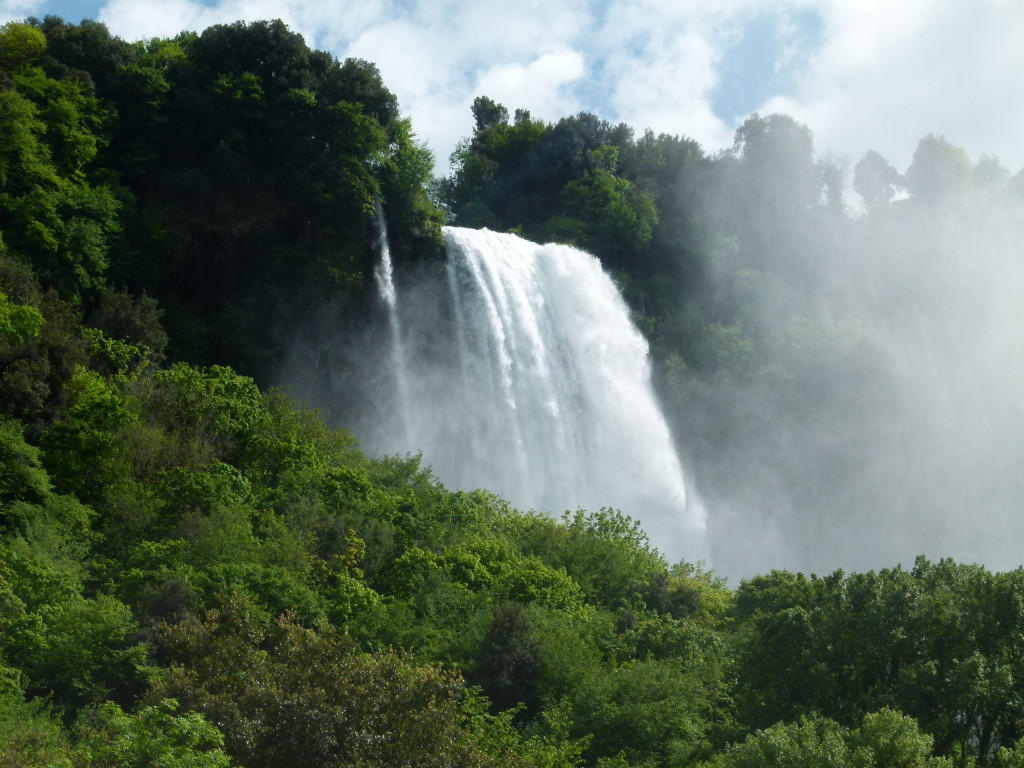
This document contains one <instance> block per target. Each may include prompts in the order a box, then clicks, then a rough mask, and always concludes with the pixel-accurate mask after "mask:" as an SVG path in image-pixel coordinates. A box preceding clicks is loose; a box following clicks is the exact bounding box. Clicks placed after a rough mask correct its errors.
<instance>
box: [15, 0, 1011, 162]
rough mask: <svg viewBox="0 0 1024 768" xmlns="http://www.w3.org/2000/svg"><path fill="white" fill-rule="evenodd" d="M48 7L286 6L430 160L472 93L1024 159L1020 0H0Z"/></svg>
mask: <svg viewBox="0 0 1024 768" xmlns="http://www.w3.org/2000/svg"><path fill="white" fill-rule="evenodd" d="M49 14H53V15H57V16H61V17H62V18H64V19H65V20H66V21H71V22H78V21H80V20H81V19H82V18H91V19H97V20H99V21H102V22H104V23H105V24H106V25H107V27H108V28H109V29H110V31H111V32H113V33H114V34H116V35H118V36H120V37H122V38H124V39H126V40H138V39H144V38H151V37H171V36H174V35H175V34H177V33H178V32H180V31H182V30H184V29H189V30H197V31H199V30H202V29H205V28H206V27H208V26H210V25H213V24H218V23H230V22H232V21H237V20H246V21H256V20H260V19H269V18H280V19H282V20H283V21H285V22H286V23H287V24H288V25H289V26H290V27H291V28H292V29H293V30H295V31H298V32H300V33H302V34H303V36H304V37H305V39H306V42H307V44H308V45H310V46H311V47H313V48H319V49H322V50H326V51H330V52H331V53H332V54H334V55H335V56H337V57H338V58H341V59H343V58H347V57H350V56H354V57H358V58H362V59H366V60H368V61H372V62H374V63H375V64H377V66H378V67H379V69H380V72H381V74H382V76H383V79H384V83H385V85H386V86H387V87H388V88H389V89H390V90H391V91H392V92H394V93H395V95H396V96H397V97H398V99H399V103H400V105H401V109H402V112H403V113H404V114H406V115H408V116H409V117H410V118H411V119H412V124H413V128H414V130H415V132H416V134H417V136H418V137H419V138H420V139H421V140H422V141H424V142H425V143H426V144H427V145H428V146H429V147H430V148H431V149H432V150H433V152H434V155H435V159H436V162H437V166H438V170H439V171H444V170H445V169H446V167H447V160H448V157H449V155H450V154H451V152H452V150H453V149H454V148H455V145H456V143H457V142H458V141H459V140H460V139H462V138H464V137H466V136H467V135H469V134H470V133H471V131H472V128H473V120H472V115H471V112H470V105H471V104H472V102H473V99H474V98H475V97H476V96H479V95H486V96H489V97H490V98H492V99H494V100H495V101H498V102H500V103H502V104H504V105H505V106H506V107H507V108H508V109H509V112H510V113H511V112H514V111H515V110H516V109H519V108H524V109H528V110H529V111H530V112H531V113H532V115H533V116H534V117H535V118H541V119H544V120H547V121H556V120H558V119H559V118H560V117H564V116H567V115H572V114H576V113H578V112H580V111H588V112H593V113H595V114H597V115H598V116H600V117H601V118H603V119H605V120H608V121H609V122H613V123H618V122H626V123H628V124H629V125H631V126H633V127H634V129H636V131H637V133H638V134H639V133H641V132H642V131H643V130H644V129H647V128H650V129H652V130H653V131H655V132H656V133H669V134H675V135H680V136H687V137H690V138H693V139H696V140H697V141H699V142H700V143H701V145H702V146H703V147H704V148H705V149H706V150H707V151H709V152H713V151H716V150H720V149H727V148H729V147H730V146H731V145H732V138H733V135H734V132H735V130H736V128H737V127H738V126H739V125H740V124H741V123H742V122H743V120H744V119H745V118H746V117H747V116H749V115H750V114H751V113H753V112H759V113H761V114H768V113H772V112H781V113H785V114H788V115H790V116H792V117H794V118H796V119H797V120H799V121H801V122H803V123H805V124H807V125H808V127H810V129H811V130H812V132H813V133H814V137H815V150H816V152H817V154H818V155H819V157H828V158H830V159H832V160H835V161H838V162H840V163H845V164H846V165H847V167H848V168H850V169H852V168H853V166H854V165H855V164H856V162H857V160H859V159H860V158H861V157H862V156H863V155H864V153H865V152H867V151H868V150H872V149H873V150H875V151H877V152H880V153H881V154H882V155H883V156H884V157H885V158H886V159H887V160H888V161H889V162H890V163H891V164H892V165H894V166H895V167H896V168H897V169H898V170H900V171H905V170H906V168H907V166H908V165H909V164H910V162H911V159H912V157H913V152H914V149H915V147H916V146H917V142H918V141H919V140H920V139H921V138H922V137H923V136H925V135H926V134H929V133H933V134H937V135H942V136H944V137H945V138H946V139H947V140H949V141H950V142H952V143H953V144H956V145H958V146H961V147H963V148H964V149H966V150H967V153H968V155H969V156H970V157H971V159H972V160H974V161H977V160H978V159H979V158H980V157H981V156H982V155H985V154H988V155H994V156H995V157H997V158H998V159H999V160H1000V161H1001V162H1002V164H1003V165H1004V166H1006V168H1007V169H1008V170H1009V171H1010V172H1012V173H1016V172H1017V171H1018V170H1021V168H1022V166H1024V140H1022V137H1024V98H1022V97H1021V94H1022V86H1024V45H1021V44H1020V41H1021V40H1022V39H1024V1H1022V0H789V1H786V0H778V1H775V0H716V2H707V0H0V19H2V20H9V19H15V18H24V17H26V16H36V17H38V18H42V17H44V16H46V15H49Z"/></svg>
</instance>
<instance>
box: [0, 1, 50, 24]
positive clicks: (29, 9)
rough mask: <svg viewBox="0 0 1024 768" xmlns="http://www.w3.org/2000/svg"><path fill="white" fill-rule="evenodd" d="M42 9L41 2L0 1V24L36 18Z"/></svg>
mask: <svg viewBox="0 0 1024 768" xmlns="http://www.w3.org/2000/svg"><path fill="white" fill-rule="evenodd" d="M42 7H43V0H0V24H6V23H7V22H8V21H18V20H21V19H24V18H26V17H28V16H38V15H40V13H42V11H41V10H40V9H42ZM43 15H45V13H44V14H43Z"/></svg>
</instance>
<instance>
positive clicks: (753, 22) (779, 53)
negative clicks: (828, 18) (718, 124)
mask: <svg viewBox="0 0 1024 768" xmlns="http://www.w3.org/2000/svg"><path fill="white" fill-rule="evenodd" d="M823 34H824V24H823V23H822V20H821V17H820V16H818V14H816V13H815V12H814V11H810V10H799V11H787V12H784V13H761V14H758V15H756V16H754V17H752V18H750V19H749V20H748V21H747V22H746V23H745V24H744V25H743V27H742V29H741V31H740V32H739V34H737V35H736V39H735V40H734V41H733V43H732V45H730V46H729V47H728V48H727V49H726V51H725V52H724V54H723V56H722V61H721V63H720V64H719V68H718V73H719V77H720V80H719V84H718V88H716V89H715V91H714V93H712V94H711V108H712V109H713V110H714V112H715V114H716V115H718V117H719V118H721V119H722V120H724V121H725V122H727V123H732V122H734V121H735V120H737V118H741V117H744V116H745V115H747V114H749V113H751V112H753V111H754V110H756V109H757V108H758V107H760V106H761V105H762V104H763V103H764V102H765V101H766V100H767V99H769V98H771V97H773V96H790V95H793V94H794V93H795V90H796V83H797V77H798V75H799V73H800V70H801V68H802V66H803V65H804V64H806V62H807V59H808V56H809V55H810V54H811V52H813V50H814V49H815V48H817V47H818V46H819V45H820V44H821V42H822V37H823ZM793 50H796V51H798V52H799V53H797V54H796V55H793V54H792V51H793ZM787 54H788V55H787Z"/></svg>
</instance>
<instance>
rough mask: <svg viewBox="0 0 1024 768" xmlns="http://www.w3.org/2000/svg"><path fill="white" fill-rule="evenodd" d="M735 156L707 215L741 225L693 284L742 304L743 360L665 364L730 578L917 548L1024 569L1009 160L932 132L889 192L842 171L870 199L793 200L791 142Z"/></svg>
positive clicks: (676, 415) (714, 549)
mask: <svg viewBox="0 0 1024 768" xmlns="http://www.w3.org/2000/svg"><path fill="white" fill-rule="evenodd" d="M783 127H784V128H785V130H792V131H796V130H797V126H794V125H792V124H790V125H788V126H783ZM776 128H777V130H781V128H779V127H778V126H776ZM775 144H776V146H775V149H776V150H777V149H778V146H779V144H780V143H779V142H777V141H776V142H775ZM739 149H740V151H739V153H738V158H739V159H738V162H737V165H738V166H743V164H744V163H748V164H750V165H753V161H756V163H757V167H756V168H753V169H752V168H747V169H746V170H747V173H743V172H736V173H734V174H733V175H731V176H729V177H727V179H726V180H725V181H724V182H723V194H721V195H719V196H718V197H717V198H716V203H715V205H716V208H717V214H718V215H719V216H720V217H721V218H722V220H725V221H730V222H733V223H734V225H735V229H734V231H737V232H738V233H739V235H738V238H737V239H736V240H735V241H733V242H732V243H730V246H731V247H730V248H724V250H725V251H726V252H725V254H724V255H723V256H721V257H720V258H718V259H716V260H715V261H714V264H713V267H712V269H711V270H709V272H708V274H707V276H706V280H707V282H706V285H705V286H704V288H703V290H704V291H705V292H709V293H712V294H720V295H721V294H724V295H728V296H731V297H737V296H738V297H742V298H741V301H740V302H739V310H738V311H737V312H736V314H735V315H733V316H732V317H731V319H732V321H733V322H734V323H735V324H736V326H735V329H736V330H735V333H736V336H738V337H740V338H742V339H744V340H747V341H749V347H747V348H746V352H747V355H748V358H749V359H747V360H746V361H744V364H743V365H736V366H734V369H733V370H732V371H729V370H726V371H725V374H724V375H721V376H720V377H719V378H718V379H717V380H716V379H712V380H711V381H708V380H707V379H704V380H694V378H692V377H691V378H687V377H686V376H684V375H679V374H678V373H677V374H676V376H675V379H674V380H673V376H672V373H673V372H672V371H669V376H668V379H669V382H670V384H673V385H674V386H676V387H677V388H678V389H679V390H682V395H681V396H677V397H676V398H675V407H674V409H673V413H672V417H673V421H674V423H675V425H676V427H677V435H678V441H679V444H680V450H681V451H682V453H683V455H684V456H685V457H686V458H687V463H688V464H689V465H690V466H691V468H692V471H693V472H694V473H695V475H696V477H695V482H696V484H697V486H698V487H699V488H700V489H701V490H702V492H703V493H704V494H705V496H706V498H707V503H708V508H709V538H710V541H711V561H712V564H713V565H714V566H715V568H716V569H717V570H718V571H720V572H722V573H724V574H728V575H730V576H732V577H733V578H734V579H735V577H743V576H750V575H752V574H754V573H759V572H765V571H768V570H770V569H773V568H786V569H790V570H800V571H804V572H812V573H813V572H817V573H829V572H832V571H833V570H835V569H838V568H842V569H845V570H848V571H849V570H867V569H878V568H881V567H888V566H893V565H896V564H897V563H902V564H904V565H910V564H912V563H913V561H914V558H915V557H916V556H917V555H925V556H926V557H928V558H930V559H936V558H940V557H952V558H954V559H956V560H959V561H964V562H978V563H983V564H985V565H986V566H988V567H989V568H993V569H1000V570H1006V569H1012V568H1016V567H1018V566H1019V565H1020V564H1021V562H1022V556H1024V552H1022V548H1021V545H1020V542H1021V541H1022V540H1024V538H1022V536H1024V514H1022V512H1024V509H1022V500H1024V462H1022V459H1024V418H1022V407H1021V406H1022V392H1024V388H1022V384H1024V380H1022V375H1024V359H1022V356H1021V351H1022V342H1024V326H1022V322H1024V305H1022V302H1021V296H1024V259H1022V258H1021V257H1022V256H1024V252H1022V248H1021V245H1020V244H1021V242H1024V241H1022V239H1021V237H1022V235H1024V217H1022V213H1024V206H1022V201H1021V198H1020V196H1019V194H1018V193H1017V192H1016V191H1015V189H1014V187H1013V185H1012V183H1011V182H1010V181H1009V180H1008V174H1006V173H1005V172H997V173H995V174H994V175H991V176H986V175H985V174H984V171H985V170H986V168H993V167H995V168H997V171H998V166H997V164H994V163H993V161H992V159H991V158H987V159H985V161H984V162H983V163H979V164H978V165H977V166H974V165H972V164H970V163H969V161H967V160H966V157H965V156H964V155H963V153H962V150H959V149H958V148H956V147H955V146H953V145H951V144H949V143H948V142H946V141H945V140H944V139H941V138H940V137H933V136H931V137H926V138H925V139H923V140H922V142H921V144H920V145H919V147H918V152H917V154H915V161H914V163H915V164H914V165H912V166H911V167H910V168H909V169H908V171H907V173H906V174H905V175H903V176H901V175H899V174H895V172H893V175H892V176H891V178H892V179H894V180H895V185H894V186H893V187H892V188H890V189H887V190H885V192H884V194H880V195H878V196H875V197H872V194H871V193H872V192H873V191H874V190H873V189H872V188H871V187H869V186H868V183H867V182H866V181H865V179H864V178H863V173H862V174H861V175H860V177H859V179H855V181H857V180H859V182H860V183H859V186H860V187H861V188H862V191H864V192H865V193H866V195H867V197H868V198H869V199H871V204H870V205H868V206H867V209H866V210H865V209H864V208H863V207H862V209H861V210H860V211H859V212H851V211H850V210H849V206H848V205H847V204H845V203H839V202H838V201H837V200H836V199H835V198H833V199H832V200H829V199H828V198H827V192H828V190H827V188H826V190H825V192H826V195H823V197H822V199H821V200H820V201H819V202H818V204H816V205H811V206H807V207H805V208H803V209H801V210H800V211H799V212H793V211H792V210H782V208H781V207H780V196H781V199H782V200H785V201H787V202H788V201H791V200H792V196H791V195H790V194H789V191H788V190H785V189H780V187H779V185H778V180H779V179H786V177H787V174H790V173H791V172H792V170H793V167H794V163H793V160H794V158H793V156H792V155H791V154H786V153H781V152H777V151H776V152H775V153H774V154H772V153H769V152H763V151H762V152H761V155H760V156H758V157H756V158H753V159H752V158H750V157H749V156H747V157H745V156H744V152H748V151H750V148H747V147H740V148H739ZM756 149H761V150H763V149H764V148H763V147H761V148H756ZM756 149H755V151H756ZM805 159H806V156H805ZM829 170H835V169H834V168H833V169H829V168H828V167H827V166H824V165H823V164H822V163H819V164H818V168H817V171H818V178H821V177H822V172H823V171H825V172H828V171H829ZM826 178H827V177H826ZM741 183H742V184H744V185H745V186H744V187H742V188H740V187H739V186H738V185H739V184H741ZM790 183H793V181H792V179H790ZM901 187H902V190H900V188H901ZM900 191H902V194H901V195H899V198H898V199H897V198H896V197H895V196H896V194H897V193H898V192H900ZM832 192H833V194H835V190H832ZM852 200H853V202H854V203H856V202H857V200H856V197H855V196H854V197H853V198H852ZM737 222H741V223H738V224H737ZM720 245H721V244H720ZM719 372H720V373H721V371H719ZM716 385H717V387H716ZM716 388H717V389H718V390H719V391H717V392H716V391H714V390H715V389H716ZM709 390H711V391H709ZM709 403H710V404H713V406H714V407H712V408H711V409H710V410H708V409H707V406H708V404H709ZM696 405H703V406H705V409H704V410H703V411H702V412H696V413H695V412H693V411H688V408H687V407H688V406H690V407H693V406H696ZM723 429H728V430H733V434H731V435H729V436H728V437H727V438H725V439H722V438H721V437H720V433H721V431H722V430H723Z"/></svg>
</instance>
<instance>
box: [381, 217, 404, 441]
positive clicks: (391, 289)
mask: <svg viewBox="0 0 1024 768" xmlns="http://www.w3.org/2000/svg"><path fill="white" fill-rule="evenodd" d="M374 206H375V209H376V219H377V238H378V248H379V250H380V261H378V262H377V266H376V267H375V268H374V270H373V277H374V280H375V282H376V283H377V293H378V294H379V295H380V298H381V301H383V302H384V306H385V307H386V309H387V315H388V325H389V326H390V331H391V368H392V371H393V374H394V379H395V392H396V395H397V398H398V413H399V418H400V421H401V428H402V434H401V439H402V440H403V441H404V442H405V443H406V444H408V443H409V442H410V441H411V440H412V439H413V435H412V431H411V426H410V420H409V414H410V413H411V412H412V407H411V406H412V404H411V402H410V399H409V373H408V366H407V363H406V357H405V342H404V341H403V339H402V321H401V318H400V317H399V314H398V294H397V292H396V291H395V280H394V270H393V269H392V266H391V246H390V245H389V244H388V228H387V221H385V219H384V209H383V208H382V207H381V204H380V201H379V200H377V201H376V202H375V204H374Z"/></svg>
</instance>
